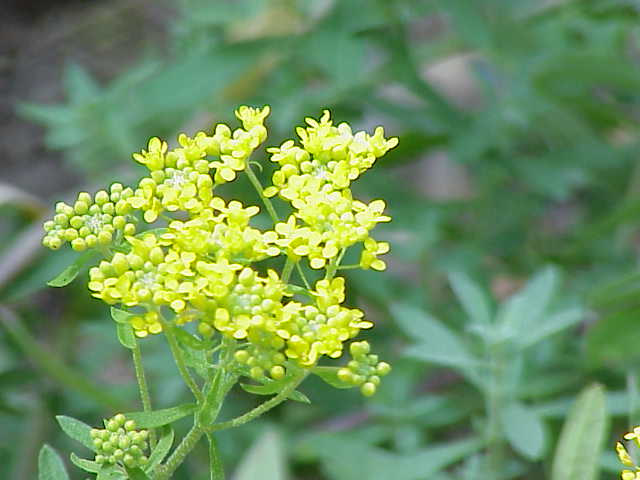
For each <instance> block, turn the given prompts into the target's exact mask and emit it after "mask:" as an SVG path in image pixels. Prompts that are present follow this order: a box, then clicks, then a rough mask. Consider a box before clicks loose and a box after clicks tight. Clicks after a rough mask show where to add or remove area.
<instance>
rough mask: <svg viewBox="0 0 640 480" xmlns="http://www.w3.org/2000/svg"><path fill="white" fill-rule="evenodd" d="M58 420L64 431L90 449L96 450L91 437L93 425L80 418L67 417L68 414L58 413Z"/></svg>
mask: <svg viewBox="0 0 640 480" xmlns="http://www.w3.org/2000/svg"><path fill="white" fill-rule="evenodd" d="M56 420H57V421H58V424H59V425H60V428H61V429H62V431H63V432H64V433H66V434H67V435H68V436H69V437H71V438H73V439H74V440H76V441H78V442H80V443H81V444H83V445H84V446H85V447H87V448H88V449H90V450H92V451H95V447H94V446H93V440H92V439H91V427H90V426H89V425H87V424H86V423H84V422H81V421H80V420H78V419H76V418H73V417H67V416H66V415H57V416H56Z"/></svg>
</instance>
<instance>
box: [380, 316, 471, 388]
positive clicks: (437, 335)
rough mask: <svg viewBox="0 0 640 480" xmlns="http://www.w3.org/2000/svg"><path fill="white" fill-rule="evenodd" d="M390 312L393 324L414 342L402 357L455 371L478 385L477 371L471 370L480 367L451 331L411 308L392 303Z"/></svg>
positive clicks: (430, 317) (432, 318)
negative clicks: (450, 368) (456, 369)
mask: <svg viewBox="0 0 640 480" xmlns="http://www.w3.org/2000/svg"><path fill="white" fill-rule="evenodd" d="M391 312H392V314H393V318H394V320H395V321H396V323H397V324H398V325H399V326H400V327H401V328H402V330H404V332H405V333H406V334H407V335H408V336H409V338H411V339H412V340H413V341H414V342H416V343H415V344H414V345H411V346H410V347H408V348H407V349H406V350H405V355H407V356H409V357H412V358H415V359H419V360H423V361H426V362H430V363H435V364H438V365H444V366H447V367H454V368H458V369H459V370H460V371H461V372H462V373H463V374H464V375H466V376H467V377H468V378H469V379H470V380H471V381H472V382H474V383H476V384H479V383H480V379H479V378H478V375H477V372H476V371H475V370H474V369H473V368H472V367H477V366H478V365H480V362H479V361H478V360H477V359H476V358H474V356H473V355H472V354H471V353H470V352H469V351H468V350H467V347H466V346H465V344H464V343H463V342H462V340H461V339H460V338H459V337H458V335H456V334H455V333H454V332H453V331H452V330H450V329H449V328H447V327H446V326H445V325H444V324H443V323H441V322H440V321H439V320H436V319H435V318H434V317H432V316H430V315H428V314H427V313H425V312H423V311H422V310H419V309H417V308H415V307H412V306H410V305H404V304H394V305H392V306H391Z"/></svg>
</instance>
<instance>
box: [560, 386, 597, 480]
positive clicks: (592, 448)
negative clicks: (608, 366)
mask: <svg viewBox="0 0 640 480" xmlns="http://www.w3.org/2000/svg"><path fill="white" fill-rule="evenodd" d="M606 431H607V410H606V401H605V391H604V388H603V387H602V386H600V385H591V386H589V387H587V388H586V389H584V390H583V391H582V393H580V395H579V396H578V399H577V400H576V402H575V404H574V405H573V407H572V408H571V410H570V412H569V415H568V417H567V420H566V421H565V424H564V427H563V428H562V433H561V434H560V440H559V441H558V446H557V447H556V453H555V456H554V459H553V466H552V469H551V480H567V479H569V478H576V479H577V478H579V479H580V480H596V479H597V478H598V476H599V471H600V465H599V459H600V454H601V453H602V447H603V444H604V439H605V435H606Z"/></svg>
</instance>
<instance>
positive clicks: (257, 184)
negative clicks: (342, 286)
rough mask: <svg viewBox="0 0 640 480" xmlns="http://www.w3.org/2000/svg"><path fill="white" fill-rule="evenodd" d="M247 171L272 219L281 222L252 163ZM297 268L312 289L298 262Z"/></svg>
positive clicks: (306, 284)
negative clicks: (252, 167)
mask: <svg viewBox="0 0 640 480" xmlns="http://www.w3.org/2000/svg"><path fill="white" fill-rule="evenodd" d="M245 172H247V177H249V181H250V182H251V185H253V188H255V189H256V192H258V195H259V196H260V199H261V200H262V203H264V206H265V208H266V209H267V212H268V213H269V216H270V217H271V220H273V223H274V224H276V223H278V222H280V219H279V218H278V213H277V212H276V209H275V208H274V206H273V202H272V201H271V199H269V198H267V197H266V196H265V194H264V192H263V190H264V189H263V188H262V184H261V183H260V180H258V177H256V174H255V173H254V172H253V170H252V169H251V165H250V164H247V168H246V169H245ZM296 270H297V271H298V273H299V274H300V278H302V281H303V282H304V284H305V286H306V287H307V289H308V290H311V287H310V286H309V282H308V281H307V277H306V276H305V274H304V271H303V270H302V267H301V266H300V263H298V262H296Z"/></svg>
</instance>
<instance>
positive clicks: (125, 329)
mask: <svg viewBox="0 0 640 480" xmlns="http://www.w3.org/2000/svg"><path fill="white" fill-rule="evenodd" d="M116 328H117V331H118V341H119V342H120V345H122V346H123V347H125V348H128V349H131V350H132V349H134V348H136V336H135V335H134V333H133V328H132V327H131V325H130V324H128V323H116Z"/></svg>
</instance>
